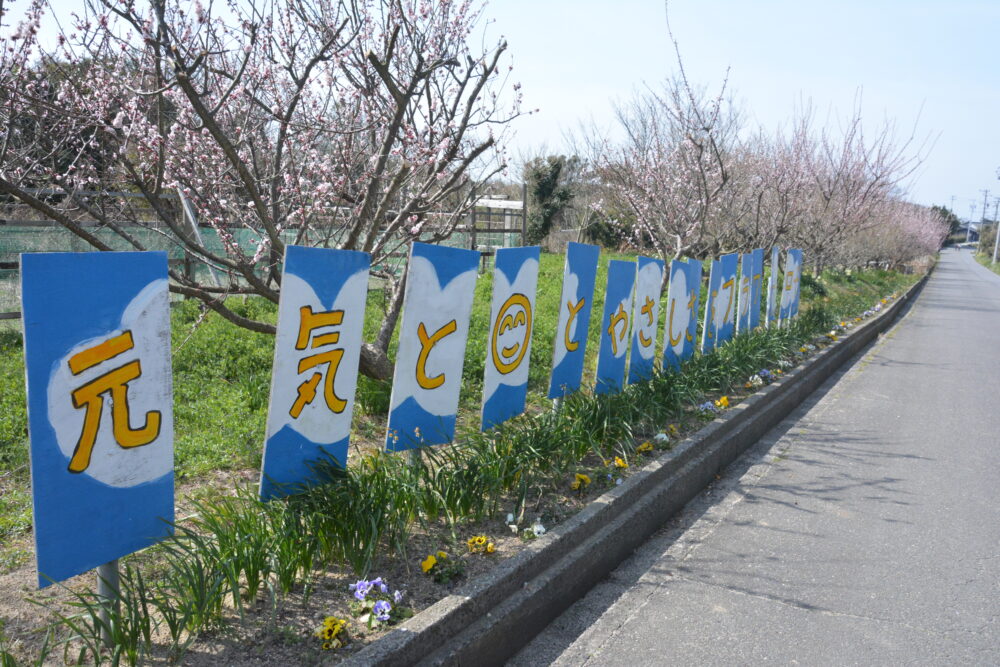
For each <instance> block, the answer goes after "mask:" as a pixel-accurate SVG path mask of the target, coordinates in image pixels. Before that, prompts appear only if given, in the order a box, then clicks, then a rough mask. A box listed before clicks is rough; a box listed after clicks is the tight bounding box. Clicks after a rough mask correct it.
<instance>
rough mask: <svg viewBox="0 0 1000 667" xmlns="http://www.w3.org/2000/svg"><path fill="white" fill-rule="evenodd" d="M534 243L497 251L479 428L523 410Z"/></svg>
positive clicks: (535, 272) (535, 256)
mask: <svg viewBox="0 0 1000 667" xmlns="http://www.w3.org/2000/svg"><path fill="white" fill-rule="evenodd" d="M538 258H539V248H538V247H537V246H532V247H527V248H501V249H500V250H497V254H496V267H495V269H494V273H493V307H492V312H491V316H490V337H489V344H488V350H487V359H486V374H485V377H484V381H483V385H484V386H483V419H482V428H483V430H486V429H488V428H492V427H493V426H496V425H497V424H499V423H501V422H503V421H506V420H507V419H510V418H511V417H513V416H515V415H519V414H521V413H522V412H524V402H525V398H526V397H527V394H528V364H529V361H530V359H531V333H532V331H533V330H534V312H535V289H536V287H537V285H538Z"/></svg>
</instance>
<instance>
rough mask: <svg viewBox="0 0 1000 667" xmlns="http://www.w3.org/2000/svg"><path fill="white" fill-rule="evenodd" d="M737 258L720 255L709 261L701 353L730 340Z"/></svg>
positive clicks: (734, 318)
mask: <svg viewBox="0 0 1000 667" xmlns="http://www.w3.org/2000/svg"><path fill="white" fill-rule="evenodd" d="M738 259H739V255H737V254H736V253H733V254H731V255H723V256H722V257H720V258H719V259H714V260H712V269H711V271H710V272H709V274H708V299H707V303H706V304H705V325H704V328H703V330H702V338H701V351H702V352H703V353H704V352H708V351H709V350H714V349H715V348H717V347H719V346H721V345H722V344H723V343H725V342H726V341H727V340H729V339H730V338H732V337H733V333H734V330H735V328H736V326H735V325H736V269H737V264H738V263H739V261H738Z"/></svg>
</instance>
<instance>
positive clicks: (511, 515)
mask: <svg viewBox="0 0 1000 667" xmlns="http://www.w3.org/2000/svg"><path fill="white" fill-rule="evenodd" d="M507 523H514V513H513V512H508V513H507Z"/></svg>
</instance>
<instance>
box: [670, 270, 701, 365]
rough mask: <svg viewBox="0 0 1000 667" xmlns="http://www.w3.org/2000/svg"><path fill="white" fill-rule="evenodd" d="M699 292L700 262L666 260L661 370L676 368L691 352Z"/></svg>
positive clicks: (696, 319)
mask: <svg viewBox="0 0 1000 667" xmlns="http://www.w3.org/2000/svg"><path fill="white" fill-rule="evenodd" d="M700 292H701V262H697V261H695V260H693V259H692V260H688V261H686V262H682V261H680V260H677V259H675V260H673V261H672V262H670V285H669V287H667V322H666V325H665V326H664V328H663V369H664V370H666V369H667V368H672V369H674V370H680V368H681V362H683V361H685V360H687V359H690V358H691V356H692V355H694V346H695V343H694V337H695V335H697V333H698V295H699V293H700Z"/></svg>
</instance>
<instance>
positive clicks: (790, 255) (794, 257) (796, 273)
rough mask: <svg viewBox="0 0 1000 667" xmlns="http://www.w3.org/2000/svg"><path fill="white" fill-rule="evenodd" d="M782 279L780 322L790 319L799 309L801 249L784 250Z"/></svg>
mask: <svg viewBox="0 0 1000 667" xmlns="http://www.w3.org/2000/svg"><path fill="white" fill-rule="evenodd" d="M783 274H784V280H783V285H782V288H781V308H780V311H779V313H778V318H779V319H780V320H781V322H782V323H784V322H787V321H789V320H791V319H792V318H793V317H795V315H796V314H797V313H798V310H799V282H800V278H801V276H802V251H801V250H788V251H787V252H785V266H784V271H783Z"/></svg>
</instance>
